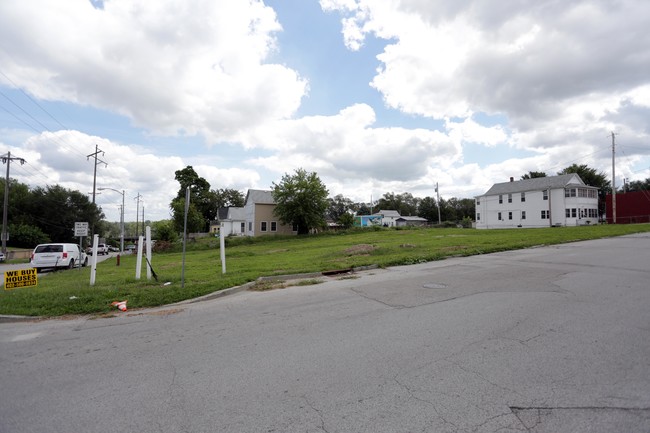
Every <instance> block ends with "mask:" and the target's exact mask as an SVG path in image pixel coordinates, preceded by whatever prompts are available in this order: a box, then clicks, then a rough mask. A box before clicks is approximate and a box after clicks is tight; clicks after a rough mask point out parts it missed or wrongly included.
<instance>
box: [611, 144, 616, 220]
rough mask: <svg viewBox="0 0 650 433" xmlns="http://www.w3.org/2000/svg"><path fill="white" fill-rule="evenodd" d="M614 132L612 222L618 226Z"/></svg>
mask: <svg viewBox="0 0 650 433" xmlns="http://www.w3.org/2000/svg"><path fill="white" fill-rule="evenodd" d="M614 137H615V134H614V132H613V131H612V222H613V223H614V224H616V140H615V139H614Z"/></svg>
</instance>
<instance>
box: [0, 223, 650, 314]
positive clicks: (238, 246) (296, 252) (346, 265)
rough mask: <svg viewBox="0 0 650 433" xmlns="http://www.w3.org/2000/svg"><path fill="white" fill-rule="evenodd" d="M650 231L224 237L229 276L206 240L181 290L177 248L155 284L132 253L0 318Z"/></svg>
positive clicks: (47, 279)
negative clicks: (279, 277)
mask: <svg viewBox="0 0 650 433" xmlns="http://www.w3.org/2000/svg"><path fill="white" fill-rule="evenodd" d="M648 231H650V224H636V225H598V226H584V227H561V228H543V229H509V230H475V229H456V228H449V229H443V228H430V229H400V230H396V229H380V230H351V231H346V232H336V233H324V234H318V235H310V236H300V237H296V236H290V237H273V236H267V237H259V238H243V237H242V238H229V239H227V243H226V248H225V255H226V265H227V273H226V274H222V273H221V262H220V251H219V239H218V238H215V237H209V238H205V239H197V240H195V241H192V242H188V245H187V249H186V257H185V273H184V276H185V284H184V287H181V271H182V263H183V256H182V253H181V251H182V246H179V245H173V246H171V247H170V248H168V249H167V250H166V251H164V252H155V253H154V255H153V260H152V263H151V264H152V266H153V269H154V271H155V273H156V275H157V276H158V281H156V280H154V279H147V272H146V267H147V264H146V262H145V261H143V263H142V276H141V278H140V279H139V280H136V279H135V269H136V255H135V254H128V255H123V256H122V257H121V260H120V265H119V266H117V260H116V258H115V257H113V258H110V259H108V260H106V261H104V262H102V263H100V264H98V265H97V275H96V282H95V285H94V286H92V287H91V286H90V284H89V281H90V269H89V268H83V269H74V270H68V271H62V272H53V273H44V274H39V276H38V285H37V286H36V287H26V288H20V289H14V290H2V291H1V292H0V314H16V315H28V316H61V315H68V314H98V313H99V314H103V313H107V312H111V311H113V310H114V309H115V307H113V306H111V302H113V301H122V300H128V307H129V309H132V308H144V307H154V306H159V305H165V304H171V303H175V302H179V301H183V300H187V299H191V298H195V297H199V296H203V295H206V294H209V293H212V292H215V291H219V290H223V289H226V288H230V287H236V286H240V285H242V284H246V283H249V282H253V281H256V280H257V279H258V278H259V277H268V276H276V275H290V274H302V273H314V272H316V273H318V272H324V271H332V270H336V269H350V268H354V267H361V266H371V265H376V266H380V267H388V266H396V265H408V264H415V263H424V262H428V261H433V260H441V259H444V258H447V257H457V256H469V255H476V254H486V253H492V252H499V251H506V250H513V249H521V248H528V247H533V246H540V245H553V244H560V243H566V242H573V241H581V240H588V239H598V238H603V237H610V236H621V235H626V234H632V233H638V232H648Z"/></svg>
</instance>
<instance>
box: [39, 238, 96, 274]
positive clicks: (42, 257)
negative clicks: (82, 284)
mask: <svg viewBox="0 0 650 433" xmlns="http://www.w3.org/2000/svg"><path fill="white" fill-rule="evenodd" d="M30 263H31V265H32V267H34V268H36V272H40V271H41V270H43V269H70V268H74V267H75V266H79V265H81V266H87V265H88V257H87V256H86V254H84V253H82V252H81V251H79V245H77V244H63V243H54V244H40V245H37V246H36V248H34V251H33V252H32V257H31V261H30Z"/></svg>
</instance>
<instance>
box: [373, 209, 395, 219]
mask: <svg viewBox="0 0 650 433" xmlns="http://www.w3.org/2000/svg"><path fill="white" fill-rule="evenodd" d="M373 215H381V216H383V217H384V218H399V217H400V214H399V212H398V211H396V210H380V211H379V212H377V213H375V214H373Z"/></svg>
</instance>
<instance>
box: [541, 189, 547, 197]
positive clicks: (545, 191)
mask: <svg viewBox="0 0 650 433" xmlns="http://www.w3.org/2000/svg"><path fill="white" fill-rule="evenodd" d="M542 194H543V198H544V200H548V190H547V189H545V190H544V191H543V192H542Z"/></svg>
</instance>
